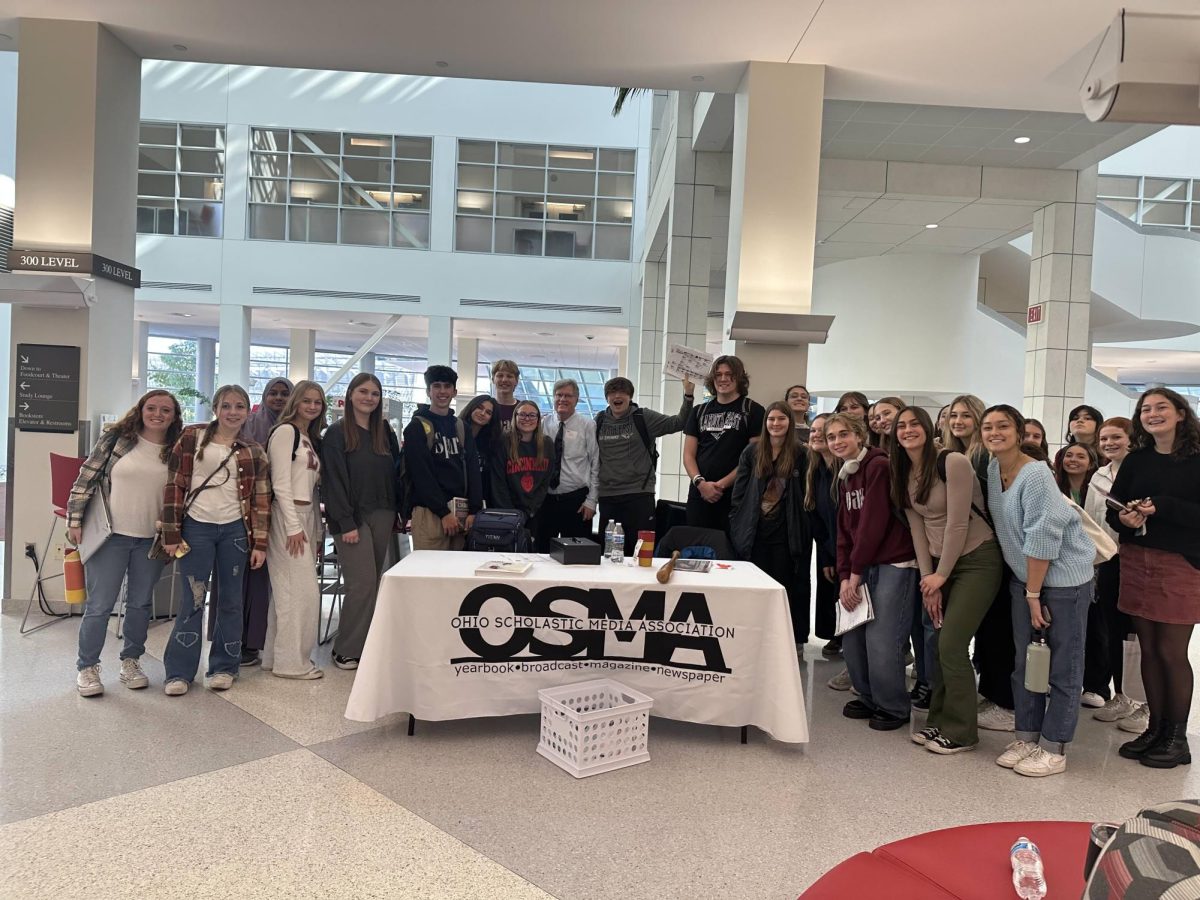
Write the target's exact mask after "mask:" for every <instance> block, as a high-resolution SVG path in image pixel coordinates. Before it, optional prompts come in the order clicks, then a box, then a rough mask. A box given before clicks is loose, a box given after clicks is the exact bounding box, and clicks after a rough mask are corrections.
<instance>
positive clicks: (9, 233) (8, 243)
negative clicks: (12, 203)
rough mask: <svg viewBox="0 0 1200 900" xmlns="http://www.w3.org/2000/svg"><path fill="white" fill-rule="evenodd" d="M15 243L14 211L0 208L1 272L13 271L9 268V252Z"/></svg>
mask: <svg viewBox="0 0 1200 900" xmlns="http://www.w3.org/2000/svg"><path fill="white" fill-rule="evenodd" d="M12 242H13V211H12V210H11V209H8V208H7V207H4V206H0V272H9V271H12V270H11V269H9V268H8V251H9V250H11V249H12Z"/></svg>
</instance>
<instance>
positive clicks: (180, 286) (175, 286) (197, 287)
mask: <svg viewBox="0 0 1200 900" xmlns="http://www.w3.org/2000/svg"><path fill="white" fill-rule="evenodd" d="M147 288H150V289H153V290H158V291H201V292H204V293H211V292H212V285H211V284H197V283H194V282H191V281H143V282H142V290H146V289H147Z"/></svg>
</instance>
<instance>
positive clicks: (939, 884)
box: [800, 822, 1091, 900]
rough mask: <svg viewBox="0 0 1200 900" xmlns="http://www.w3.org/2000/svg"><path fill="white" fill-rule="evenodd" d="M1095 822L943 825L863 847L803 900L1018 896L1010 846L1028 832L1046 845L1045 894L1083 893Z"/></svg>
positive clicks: (1006, 899) (1009, 899)
mask: <svg viewBox="0 0 1200 900" xmlns="http://www.w3.org/2000/svg"><path fill="white" fill-rule="evenodd" d="M1090 829H1091V823H1090V822H989V823H987V824H984V825H963V826H959V827H957V828H943V829H942V830H940V831H930V832H928V833H927V834H918V835H915V836H913V837H910V838H904V839H903V840H899V841H894V842H892V843H890V844H884V845H883V846H882V847H877V848H875V849H874V850H873V851H871V852H870V853H859V854H857V855H855V856H852V857H850V858H849V859H847V860H845V861H843V862H841V863H840V864H838V865H837V866H835V867H834V868H833V869H830V870H829V871H828V872H826V873H825V875H823V876H822V877H821V879H820V880H819V881H817V882H816V883H815V884H814V885H813V886H812V887H810V888H809V889H808V890H807V891H805V892H804V893H803V894H801V895H800V896H801V898H802V900H855V898H860V897H861V898H866V897H884V896H886V897H888V898H889V900H1014V898H1015V897H1016V894H1015V893H1014V892H1013V888H1012V867H1011V865H1010V864H1009V861H1008V853H1009V849H1010V848H1011V847H1012V845H1013V842H1014V841H1015V840H1016V839H1017V838H1019V837H1020V836H1021V835H1025V836H1026V837H1028V838H1029V839H1030V840H1031V841H1033V842H1034V843H1035V844H1037V845H1038V848H1039V849H1040V850H1041V851H1042V862H1043V865H1044V866H1045V868H1046V883H1047V886H1048V887H1049V891H1048V893H1047V896H1048V897H1078V896H1080V895H1081V894H1082V893H1083V861H1084V859H1085V857H1086V856H1087V845H1088V840H1089V833H1090Z"/></svg>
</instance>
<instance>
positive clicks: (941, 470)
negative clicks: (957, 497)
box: [937, 450, 993, 528]
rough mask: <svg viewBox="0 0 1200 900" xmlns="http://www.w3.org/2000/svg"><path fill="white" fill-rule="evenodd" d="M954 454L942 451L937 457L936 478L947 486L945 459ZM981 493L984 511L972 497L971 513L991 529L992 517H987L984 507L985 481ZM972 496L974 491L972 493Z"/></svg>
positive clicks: (976, 475)
mask: <svg viewBox="0 0 1200 900" xmlns="http://www.w3.org/2000/svg"><path fill="white" fill-rule="evenodd" d="M954 452H955V451H953V450H942V451H941V452H939V453H938V455H937V473H938V478H940V479H942V481H943V482H944V483H946V484H949V482H948V481H947V480H946V457H947V456H949V455H950V454H951V453H954ZM971 468H972V469H973V470H974V469H975V467H974V466H972V467H971ZM975 478H976V480H979V472H978V470H975ZM982 493H983V504H984V507H985V509H980V508H979V507H978V506H976V505H975V499H974V497H972V499H971V511H972V512H973V513H975V515H977V516H979V518H981V519H983V521H985V522H987V524H988V527H989V528H991V527H993V526H992V517H991V516H989V515H988V514H987V512H986V507H987V482H986V481H983V492H982ZM972 494H974V491H972Z"/></svg>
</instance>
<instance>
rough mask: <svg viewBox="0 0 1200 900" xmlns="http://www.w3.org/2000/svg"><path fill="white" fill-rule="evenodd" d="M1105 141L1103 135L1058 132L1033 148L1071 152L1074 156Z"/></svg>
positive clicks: (1055, 151) (1054, 151)
mask: <svg viewBox="0 0 1200 900" xmlns="http://www.w3.org/2000/svg"><path fill="white" fill-rule="evenodd" d="M1104 141H1105V137H1104V136H1103V135H1098V134H1081V133H1079V132H1070V131H1069V132H1063V133H1061V134H1056V135H1055V136H1054V137H1052V138H1050V139H1049V140H1048V141H1046V142H1044V143H1043V144H1042V145H1041V146H1039V147H1033V148H1031V149H1034V150H1048V151H1051V152H1053V153H1070V154H1072V155H1073V156H1078V155H1079V154H1080V153H1086V152H1087V151H1089V150H1092V149H1095V147H1096V146H1097V145H1098V144H1102V143H1103V142H1104Z"/></svg>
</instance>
